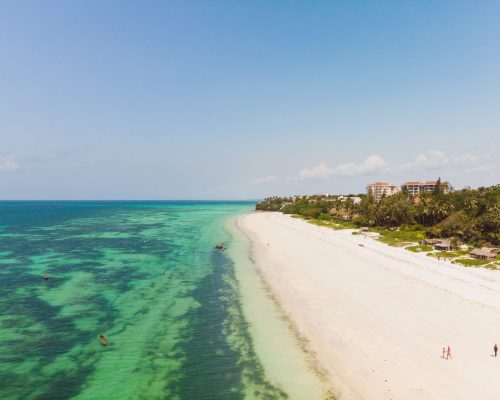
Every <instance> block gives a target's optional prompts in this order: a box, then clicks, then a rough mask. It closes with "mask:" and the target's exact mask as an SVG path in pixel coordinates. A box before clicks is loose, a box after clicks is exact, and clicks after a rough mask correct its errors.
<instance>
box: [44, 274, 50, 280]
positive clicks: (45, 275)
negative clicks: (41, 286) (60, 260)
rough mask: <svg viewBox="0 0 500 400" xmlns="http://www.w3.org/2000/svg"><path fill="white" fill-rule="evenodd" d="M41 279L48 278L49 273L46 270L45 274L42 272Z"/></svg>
mask: <svg viewBox="0 0 500 400" xmlns="http://www.w3.org/2000/svg"><path fill="white" fill-rule="evenodd" d="M43 279H45V280H47V279H49V274H48V273H47V272H46V273H45V274H43Z"/></svg>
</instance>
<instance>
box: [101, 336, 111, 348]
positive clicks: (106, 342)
mask: <svg viewBox="0 0 500 400" xmlns="http://www.w3.org/2000/svg"><path fill="white" fill-rule="evenodd" d="M99 342H100V343H101V344H102V345H103V346H107V345H108V344H109V342H108V339H106V336H104V335H99Z"/></svg>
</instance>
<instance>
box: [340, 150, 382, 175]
mask: <svg viewBox="0 0 500 400" xmlns="http://www.w3.org/2000/svg"><path fill="white" fill-rule="evenodd" d="M389 169H390V168H389V163H388V162H387V161H385V160H384V159H383V158H382V157H381V156H379V155H377V154H372V155H371V156H368V157H367V158H365V159H364V160H363V161H362V162H361V163H360V164H355V163H347V164H340V165H338V166H337V167H335V168H334V169H333V173H334V174H335V175H339V176H354V175H363V174H369V173H373V172H382V171H388V170H389Z"/></svg>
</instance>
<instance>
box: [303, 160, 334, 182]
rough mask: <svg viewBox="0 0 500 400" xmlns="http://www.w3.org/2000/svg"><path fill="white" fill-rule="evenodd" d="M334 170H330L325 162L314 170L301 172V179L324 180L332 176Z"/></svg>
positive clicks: (307, 169) (313, 168)
mask: <svg viewBox="0 0 500 400" xmlns="http://www.w3.org/2000/svg"><path fill="white" fill-rule="evenodd" d="M332 172H333V169H332V168H330V167H329V166H328V165H327V164H326V163H325V162H324V161H321V162H320V163H319V164H318V165H316V166H314V167H312V168H304V169H302V170H300V171H299V179H322V178H326V177H328V176H330V175H331V174H332Z"/></svg>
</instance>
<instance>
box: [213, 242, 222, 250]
mask: <svg viewBox="0 0 500 400" xmlns="http://www.w3.org/2000/svg"><path fill="white" fill-rule="evenodd" d="M215 248H216V249H219V250H224V243H217V244H216V245H215Z"/></svg>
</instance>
